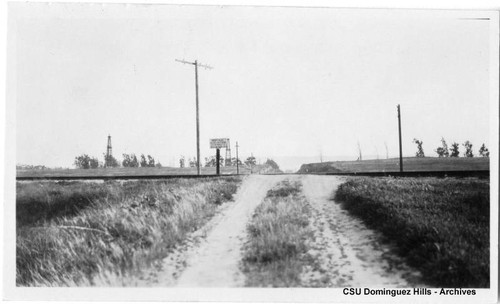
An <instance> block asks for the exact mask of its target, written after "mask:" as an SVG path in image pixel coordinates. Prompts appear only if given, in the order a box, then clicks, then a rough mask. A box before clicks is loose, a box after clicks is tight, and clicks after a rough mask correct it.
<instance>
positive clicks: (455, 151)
mask: <svg viewBox="0 0 500 304" xmlns="http://www.w3.org/2000/svg"><path fill="white" fill-rule="evenodd" d="M459 147H460V145H459V144H458V143H456V142H454V143H452V144H451V148H450V152H451V153H450V157H460V151H459Z"/></svg>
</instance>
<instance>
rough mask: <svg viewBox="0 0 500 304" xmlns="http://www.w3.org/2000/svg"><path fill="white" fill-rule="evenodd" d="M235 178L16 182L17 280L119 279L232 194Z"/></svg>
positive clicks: (135, 273) (137, 272)
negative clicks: (99, 181)
mask: <svg viewBox="0 0 500 304" xmlns="http://www.w3.org/2000/svg"><path fill="white" fill-rule="evenodd" d="M239 183H240V179H239V178H236V177H223V178H213V179H173V180H167V181H128V182H118V181H112V182H105V183H88V182H18V183H17V201H16V208H17V211H16V219H17V223H16V225H17V227H16V228H17V231H16V238H17V239H16V283H17V285H18V286H92V285H99V286H102V285H124V284H126V282H127V278H130V277H139V276H141V275H143V273H144V271H145V270H146V269H149V268H150V267H154V266H156V267H158V266H159V263H160V262H161V260H162V259H163V258H165V257H166V256H167V255H168V253H169V251H171V250H172V249H173V248H174V247H175V246H176V245H178V244H179V243H180V242H182V241H183V240H184V239H185V238H186V237H187V236H188V234H189V233H191V232H193V231H195V230H197V229H199V228H200V227H201V226H203V225H204V224H205V223H206V222H207V221H208V220H209V219H210V218H211V217H212V216H213V215H214V214H215V213H216V211H217V208H218V207H219V206H220V205H221V204H223V203H225V202H227V201H229V200H231V199H232V196H233V194H234V193H235V192H236V190H237V187H238V184H239Z"/></svg>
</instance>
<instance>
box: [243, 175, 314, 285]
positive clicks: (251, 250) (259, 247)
mask: <svg viewBox="0 0 500 304" xmlns="http://www.w3.org/2000/svg"><path fill="white" fill-rule="evenodd" d="M310 213H311V212H310V209H309V205H308V204H307V201H306V199H305V197H304V196H303V195H302V194H301V184H300V182H299V181H293V182H290V181H289V180H285V181H283V182H281V183H279V184H278V185H277V186H276V187H274V188H273V189H271V190H269V191H268V193H267V196H266V198H265V199H264V200H263V202H262V203H261V204H260V205H259V206H258V207H257V208H256V210H255V213H254V215H253V218H252V220H251V222H250V223H249V224H248V226H247V231H248V238H249V240H248V243H247V244H246V245H245V247H244V257H243V266H242V269H243V272H244V273H245V274H246V277H247V281H246V285H247V286H254V287H257V286H258V287H297V286H300V285H301V284H300V283H301V282H300V276H301V273H302V270H303V267H304V266H305V265H306V264H307V262H308V261H307V255H306V252H307V247H306V241H307V239H310V238H312V236H313V233H312V230H311V228H310V225H309V215H310Z"/></svg>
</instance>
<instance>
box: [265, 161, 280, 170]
mask: <svg viewBox="0 0 500 304" xmlns="http://www.w3.org/2000/svg"><path fill="white" fill-rule="evenodd" d="M264 164H266V165H268V166H270V167H271V168H273V169H276V170H279V169H280V167H279V166H278V164H277V163H276V162H275V161H274V160H272V159H267V160H266V162H265V163H264Z"/></svg>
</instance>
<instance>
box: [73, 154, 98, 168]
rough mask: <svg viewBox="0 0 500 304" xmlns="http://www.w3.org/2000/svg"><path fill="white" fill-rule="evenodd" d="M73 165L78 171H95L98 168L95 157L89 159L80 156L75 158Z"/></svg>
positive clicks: (84, 155) (85, 156) (86, 156)
mask: <svg viewBox="0 0 500 304" xmlns="http://www.w3.org/2000/svg"><path fill="white" fill-rule="evenodd" d="M74 165H75V167H77V168H79V169H91V168H92V169H95V168H98V167H99V160H98V159H97V158H96V157H90V156H88V155H87V154H82V155H80V156H77V157H75V162H74Z"/></svg>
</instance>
